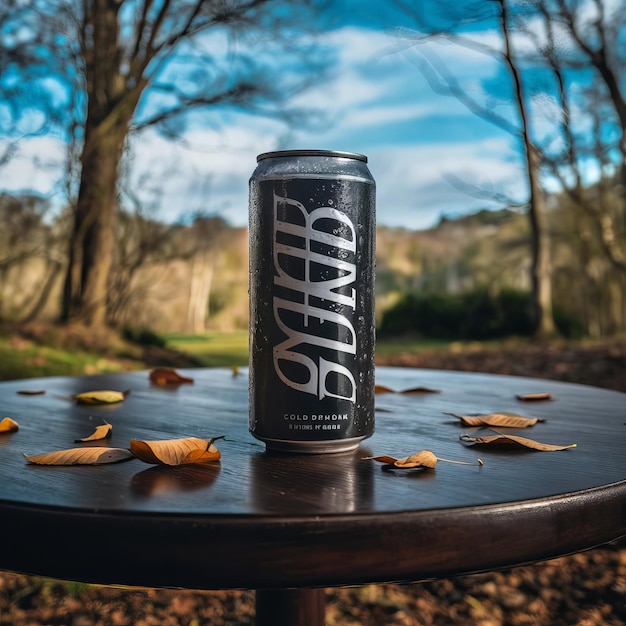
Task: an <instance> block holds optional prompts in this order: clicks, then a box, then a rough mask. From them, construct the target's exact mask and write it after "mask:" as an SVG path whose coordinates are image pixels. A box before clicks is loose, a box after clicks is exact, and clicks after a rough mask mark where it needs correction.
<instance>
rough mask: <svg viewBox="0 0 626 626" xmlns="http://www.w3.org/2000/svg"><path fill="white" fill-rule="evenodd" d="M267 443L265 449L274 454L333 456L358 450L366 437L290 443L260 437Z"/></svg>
mask: <svg viewBox="0 0 626 626" xmlns="http://www.w3.org/2000/svg"><path fill="white" fill-rule="evenodd" d="M252 434H253V436H254V437H256V438H257V439H259V440H261V441H263V442H264V443H265V447H266V448H267V449H268V451H269V450H271V451H273V452H295V453H296V454H333V453H337V452H349V451H350V450H356V449H357V448H358V447H359V444H360V443H361V441H363V440H364V439H365V437H353V438H352V439H335V440H329V441H289V440H284V439H267V438H265V437H258V436H257V435H254V433H252Z"/></svg>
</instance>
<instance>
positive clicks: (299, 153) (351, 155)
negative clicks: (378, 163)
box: [256, 150, 367, 163]
mask: <svg viewBox="0 0 626 626" xmlns="http://www.w3.org/2000/svg"><path fill="white" fill-rule="evenodd" d="M309 156H312V157H334V158H342V159H354V160H356V161H363V162H364V163H367V157H366V156H365V155H364V154H359V153H358V152H343V151H341V150H276V151H275V152H263V153H262V154H259V156H257V158H256V160H257V163H258V162H259V161H262V160H263V159H271V158H274V157H309Z"/></svg>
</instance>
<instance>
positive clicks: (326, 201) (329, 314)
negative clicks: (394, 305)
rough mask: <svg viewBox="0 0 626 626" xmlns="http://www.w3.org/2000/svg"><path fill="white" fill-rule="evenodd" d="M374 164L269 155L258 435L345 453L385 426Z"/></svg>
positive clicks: (262, 177) (257, 296) (262, 233)
mask: <svg viewBox="0 0 626 626" xmlns="http://www.w3.org/2000/svg"><path fill="white" fill-rule="evenodd" d="M364 159H365V157H362V156H361V155H352V154H351V153H334V152H325V151H324V152H322V151H292V152H280V153H270V154H269V155H261V156H260V157H259V167H257V170H256V171H255V174H254V175H253V177H252V178H251V181H250V331H251V332H250V430H251V432H252V434H253V435H255V436H256V437H258V438H259V439H262V440H263V441H265V442H266V445H267V446H268V447H269V448H274V449H281V450H293V451H298V452H333V451H340V450H348V449H352V448H355V447H356V446H358V443H359V441H361V440H362V439H363V438H365V437H367V436H369V435H371V434H372V431H373V423H374V407H373V404H374V333H375V330H374V302H373V299H374V290H373V281H374V258H373V257H374V241H375V232H374V230H375V226H374V219H375V218H374V210H375V209H374V190H375V187H374V182H373V179H372V178H371V175H370V174H369V170H368V169H367V166H366V165H365V162H364Z"/></svg>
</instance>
